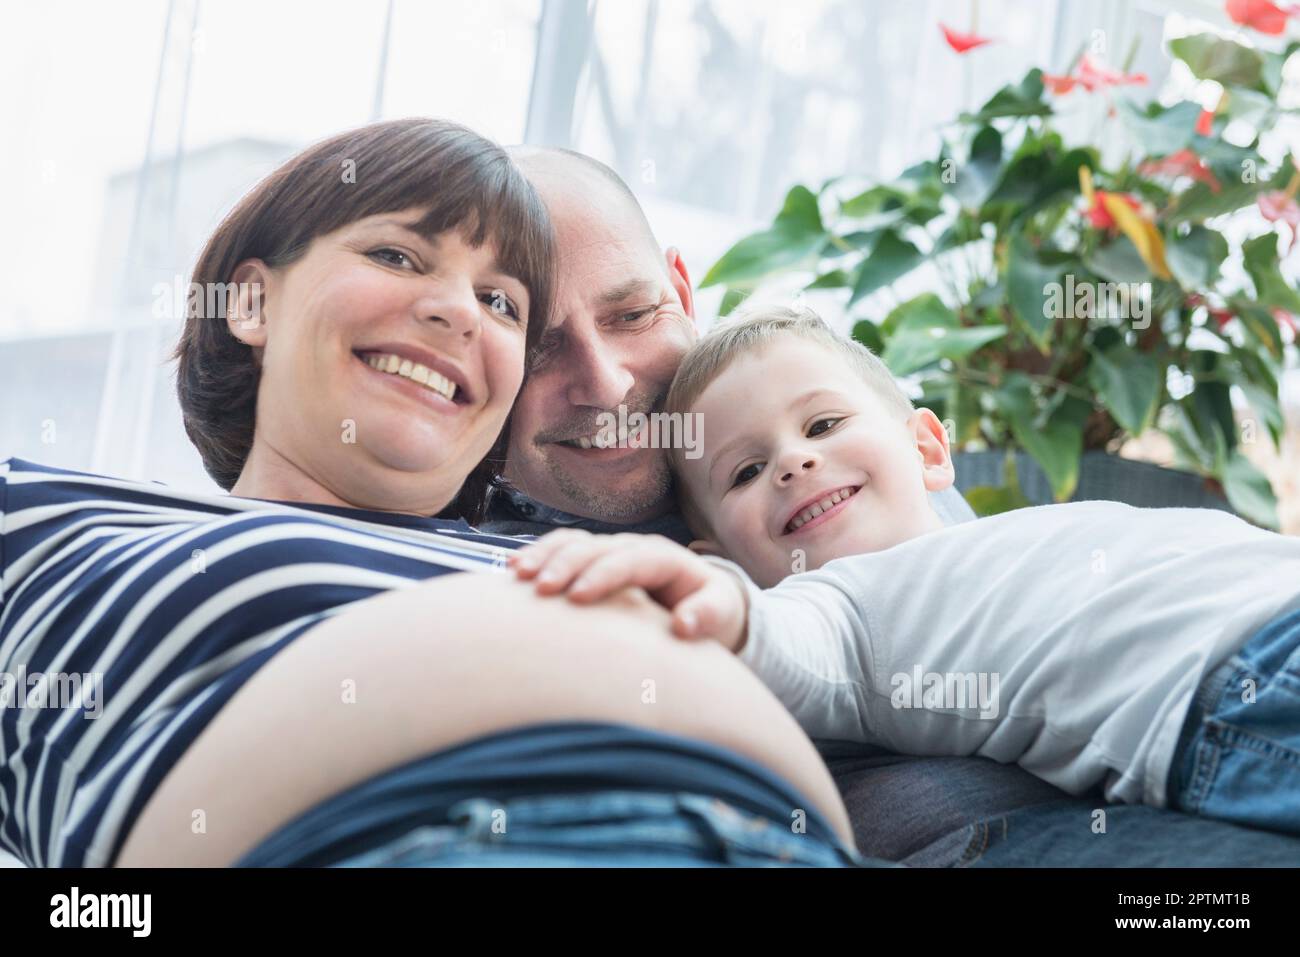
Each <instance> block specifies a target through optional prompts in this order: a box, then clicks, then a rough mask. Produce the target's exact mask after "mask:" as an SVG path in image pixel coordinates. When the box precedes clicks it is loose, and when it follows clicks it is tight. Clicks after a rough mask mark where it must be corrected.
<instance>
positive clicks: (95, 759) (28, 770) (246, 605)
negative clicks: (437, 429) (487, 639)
mask: <svg viewBox="0 0 1300 957" xmlns="http://www.w3.org/2000/svg"><path fill="white" fill-rule="evenodd" d="M520 544H522V542H521V541H519V540H515V539H510V538H505V537H500V536H493V535H485V534H482V533H480V532H477V531H475V530H474V529H472V528H471V527H470V526H469V525H467V524H466V523H464V522H458V521H446V520H440V519H434V518H419V517H416V516H408V515H393V514H389V513H384V512H372V511H366V510H361V509H350V508H344V507H335V506H328V505H310V504H301V503H285V502H272V501H264V500H260V499H248V498H236V497H233V496H228V495H223V494H219V493H213V494H203V493H198V494H195V493H190V492H179V491H175V490H172V489H169V488H167V487H166V486H164V485H161V484H158V483H140V482H129V481H123V480H120V479H114V478H107V477H104V476H99V475H90V474H86V473H83V472H74V471H69V470H66V469H59V468H52V467H49V466H43V465H38V464H36V463H33V462H28V461H24V460H22V459H16V458H14V459H8V460H6V461H3V462H0V847H3V848H5V849H6V850H9V851H11V852H12V853H14V854H15V855H17V856H18V857H19V858H21V859H22V860H23V861H24V862H26V863H27V864H28V865H30V866H36V867H39V866H65V867H71V866H89V867H94V866H107V865H109V864H111V863H112V862H113V860H114V858H115V857H116V855H117V853H118V851H119V850H120V848H121V845H122V842H123V841H124V840H125V839H126V836H127V834H128V833H129V830H130V827H131V825H132V824H133V823H134V821H135V819H136V817H137V816H138V815H139V813H140V811H141V810H142V808H143V807H144V805H145V803H146V802H147V801H148V799H149V797H150V795H151V794H152V793H153V791H154V789H155V788H156V787H157V786H158V785H159V783H160V782H161V781H162V779H163V777H164V776H165V775H166V774H167V772H168V771H169V770H170V769H171V767H172V766H173V765H174V764H175V763H176V761H177V760H178V759H179V758H180V756H181V755H182V754H183V753H184V752H185V750H186V748H188V747H189V745H190V744H191V743H192V742H193V741H194V739H195V738H196V737H198V735H199V733H200V732H201V731H202V730H203V728H204V727H205V726H206V724H207V723H208V721H210V720H211V719H212V717H213V716H214V715H215V714H216V713H217V712H218V711H219V710H220V709H221V707H222V706H223V705H224V704H225V703H226V702H227V701H228V700H229V699H230V698H231V696H232V695H233V694H234V693H235V692H236V691H237V690H238V689H239V688H240V686H241V685H242V684H243V683H244V682H245V681H247V680H248V679H249V678H250V677H251V676H252V675H253V674H254V672H256V671H257V669H258V668H260V667H261V666H262V665H263V664H265V663H266V662H267V661H268V660H269V659H270V658H271V656H272V655H274V654H275V653H276V652H277V651H279V650H280V649H282V648H284V647H285V646H286V645H287V644H288V643H289V642H291V641H292V640H293V639H294V638H295V637H297V636H298V635H300V634H302V633H303V632H304V631H306V630H307V629H309V628H311V627H312V626H313V625H316V624H317V623H319V622H321V621H322V620H324V619H326V618H328V617H330V616H331V615H334V614H336V613H337V612H339V611H341V610H343V609H344V608H346V607H347V606H348V605H349V604H350V603H352V602H354V601H359V600H360V599H363V598H367V597H370V596H371V595H374V594H376V593H378V592H382V591H386V590H389V589H393V588H404V587H410V586H412V585H414V584H415V583H416V582H419V581H420V580H422V579H427V578H431V577H434V576H437V575H443V574H447V573H450V572H462V571H483V570H492V569H499V568H500V567H501V566H502V565H503V564H504V561H505V558H506V555H507V554H508V550H509V549H512V548H516V547H518V546H519V545H520ZM74 676H78V677H74ZM78 680H79V681H80V682H81V684H80V693H79V694H77V693H76V684H75V682H77V681H78ZM96 682H99V685H98V687H99V691H98V693H96V692H95V691H94V690H93V689H94V687H95V685H96Z"/></svg>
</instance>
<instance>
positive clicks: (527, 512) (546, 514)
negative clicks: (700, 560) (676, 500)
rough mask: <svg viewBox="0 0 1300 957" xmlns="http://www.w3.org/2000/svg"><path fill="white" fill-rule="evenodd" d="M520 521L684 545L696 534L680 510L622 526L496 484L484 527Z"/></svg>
mask: <svg viewBox="0 0 1300 957" xmlns="http://www.w3.org/2000/svg"><path fill="white" fill-rule="evenodd" d="M518 523H524V524H528V525H537V526H541V527H542V528H543V529H544V530H550V529H553V528H581V529H584V530H585V531H588V532H594V533H596V534H600V535H610V534H614V533H616V532H640V533H642V534H645V535H663V536H664V537H666V538H671V539H672V540H673V541H675V542H678V543H679V544H682V545H685V544H687V543H688V542H690V541H691V540H692V538H693V537H694V536H693V535H691V531H690V529H689V528H687V527H686V521H685V519H683V518H682V516H681V513H680V512H678V511H676V510H673V511H671V512H668V513H666V514H664V515H660V516H659V517H658V518H652V519H650V520H648V521H645V522H638V523H635V524H631V525H620V524H617V523H615V522H602V521H600V520H599V519H594V518H585V517H584V516H581V515H574V514H572V513H571V512H566V511H563V510H562V509H558V508H552V507H551V506H550V505H544V504H542V503H541V502H538V501H536V500H535V499H531V498H529V497H528V496H527V495H525V494H524V493H523V492H520V491H518V490H517V489H513V488H510V487H509V486H496V487H494V488H493V489H492V491H491V493H490V494H489V496H488V504H487V514H486V516H485V517H484V519H483V521H482V523H481V526H482V527H483V529H484V530H485V531H492V526H493V525H497V524H512V525H513V524H518ZM543 533H544V532H543V531H538V532H536V533H535V534H543Z"/></svg>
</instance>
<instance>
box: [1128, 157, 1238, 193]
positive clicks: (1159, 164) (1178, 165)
mask: <svg viewBox="0 0 1300 957" xmlns="http://www.w3.org/2000/svg"><path fill="white" fill-rule="evenodd" d="M1138 172H1139V173H1141V174H1142V175H1143V176H1187V177H1190V178H1191V179H1194V180H1196V181H1197V182H1198V183H1204V184H1205V185H1206V186H1208V187H1210V192H1212V193H1217V192H1219V191H1220V190H1222V189H1223V187H1222V186H1220V185H1219V180H1218V179H1217V178H1216V177H1215V175H1214V174H1213V173H1211V172H1210V170H1209V168H1208V167H1207V166H1206V165H1205V162H1204V161H1203V160H1202V159H1201V158H1200V157H1199V156H1197V155H1196V154H1195V153H1193V152H1192V151H1191V150H1189V149H1181V150H1179V151H1178V152H1177V153H1170V154H1169V155H1168V156H1166V157H1165V158H1164V159H1161V160H1152V161H1151V162H1149V163H1143V164H1142V165H1141V166H1139V167H1138Z"/></svg>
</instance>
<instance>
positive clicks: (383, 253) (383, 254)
mask: <svg viewBox="0 0 1300 957" xmlns="http://www.w3.org/2000/svg"><path fill="white" fill-rule="evenodd" d="M366 255H367V256H369V257H371V258H372V259H378V260H379V261H380V262H382V263H384V264H385V265H387V266H398V267H402V266H403V264H405V265H407V266H411V267H412V268H414V266H415V264H414V263H413V262H411V257H410V256H408V255H406V253H404V252H402V251H401V250H400V249H393V248H392V247H390V246H384V247H382V248H380V249H372V250H371V251H370V252H368V253H366Z"/></svg>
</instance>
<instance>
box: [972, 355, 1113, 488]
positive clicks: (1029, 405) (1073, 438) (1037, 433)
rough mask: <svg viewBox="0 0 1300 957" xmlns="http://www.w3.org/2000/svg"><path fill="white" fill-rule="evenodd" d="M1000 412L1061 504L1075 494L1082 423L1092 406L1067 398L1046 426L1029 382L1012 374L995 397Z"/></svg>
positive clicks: (1016, 374) (1080, 454)
mask: <svg viewBox="0 0 1300 957" xmlns="http://www.w3.org/2000/svg"><path fill="white" fill-rule="evenodd" d="M992 395H993V399H994V401H995V402H996V403H997V405H998V408H999V410H1000V411H1001V412H1002V414H1003V416H1004V417H1005V418H1006V420H1007V422H1008V424H1009V425H1010V426H1011V434H1012V435H1013V436H1014V437H1015V440H1016V442H1017V443H1019V444H1020V447H1021V448H1023V449H1024V450H1025V451H1026V452H1028V453H1029V454H1030V455H1031V456H1033V458H1034V461H1036V462H1037V463H1038V464H1039V465H1040V466H1042V469H1043V472H1044V474H1045V475H1046V476H1047V480H1048V482H1050V483H1051V486H1052V494H1053V496H1054V497H1055V498H1056V500H1057V501H1058V502H1063V501H1065V500H1066V499H1068V498H1069V497H1070V496H1071V495H1073V494H1074V489H1075V487H1076V486H1077V485H1078V483H1079V459H1080V457H1081V456H1082V455H1083V423H1084V421H1085V420H1086V418H1087V416H1088V412H1089V411H1090V407H1089V403H1087V402H1083V401H1082V400H1080V399H1076V398H1073V397H1071V398H1068V399H1066V400H1065V401H1063V402H1061V404H1060V405H1059V406H1058V407H1057V408H1056V410H1055V411H1054V412H1053V413H1052V414H1051V417H1050V418H1049V419H1048V420H1047V421H1046V422H1040V421H1038V420H1039V418H1040V417H1039V415H1038V414H1037V410H1036V407H1035V400H1034V395H1033V390H1032V387H1031V386H1030V384H1029V380H1028V379H1027V378H1025V376H1024V375H1023V374H1020V373H1011V374H1010V375H1008V376H1007V379H1006V382H1005V383H1004V384H1003V386H1002V388H1001V389H999V390H998V391H996V392H994V393H992Z"/></svg>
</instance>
